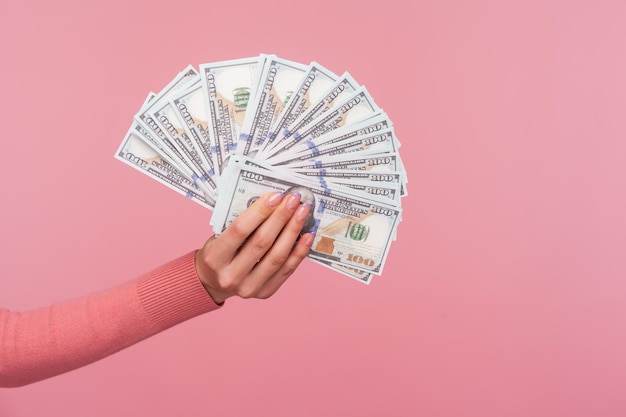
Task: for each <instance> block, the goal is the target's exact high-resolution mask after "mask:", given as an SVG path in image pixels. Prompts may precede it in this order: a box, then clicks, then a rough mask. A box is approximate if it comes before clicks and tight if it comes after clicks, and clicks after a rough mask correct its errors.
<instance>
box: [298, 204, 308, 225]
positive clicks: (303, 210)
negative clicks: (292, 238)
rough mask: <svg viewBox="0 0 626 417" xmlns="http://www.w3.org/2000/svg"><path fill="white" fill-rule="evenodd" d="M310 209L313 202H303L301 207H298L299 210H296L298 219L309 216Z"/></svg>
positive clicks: (301, 219)
mask: <svg viewBox="0 0 626 417" xmlns="http://www.w3.org/2000/svg"><path fill="white" fill-rule="evenodd" d="M310 209H311V204H309V203H304V204H301V205H300V207H299V208H298V211H296V220H299V221H303V220H305V219H306V218H307V216H308V215H309V210H310Z"/></svg>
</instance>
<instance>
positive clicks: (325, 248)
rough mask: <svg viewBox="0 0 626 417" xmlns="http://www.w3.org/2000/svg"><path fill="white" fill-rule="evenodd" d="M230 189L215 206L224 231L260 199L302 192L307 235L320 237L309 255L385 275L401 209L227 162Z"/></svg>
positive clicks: (219, 227) (234, 161)
mask: <svg viewBox="0 0 626 417" xmlns="http://www.w3.org/2000/svg"><path fill="white" fill-rule="evenodd" d="M228 176H229V178H230V181H229V185H228V186H227V187H224V190H223V191H222V192H221V193H220V198H219V199H218V201H217V204H216V206H215V213H214V218H215V219H216V220H218V222H216V223H213V227H214V229H215V230H216V231H219V232H221V231H222V230H224V229H225V228H226V227H227V226H228V225H230V223H232V221H233V220H234V219H235V218H236V217H237V216H238V215H240V214H241V213H242V212H243V211H244V210H245V209H246V208H247V207H249V206H250V204H251V203H252V202H253V201H255V200H256V199H257V198H259V197H260V196H262V195H263V194H266V193H268V192H271V191H276V190H279V191H282V192H290V191H291V190H298V191H299V192H301V193H302V195H303V199H306V200H308V201H311V204H312V209H311V214H312V217H313V220H312V221H311V222H310V225H309V227H306V225H305V229H304V230H303V233H308V232H314V233H316V236H315V240H314V241H313V246H312V249H311V251H310V253H309V255H308V256H309V257H312V258H315V259H319V260H323V261H327V262H333V263H337V264H339V265H344V266H348V267H353V268H358V269H360V270H363V271H367V272H371V273H374V274H380V273H382V268H383V265H384V260H385V258H386V256H387V252H388V250H389V247H390V245H391V242H392V240H393V237H394V235H395V230H396V227H397V223H398V221H399V220H400V212H401V210H400V209H399V208H398V207H393V206H391V205H385V204H382V203H379V202H373V201H372V200H362V199H360V198H358V197H355V196H352V195H349V194H346V193H337V192H332V191H330V190H329V189H322V188H315V187H310V185H309V184H307V183H304V184H299V183H297V182H293V178H283V177H282V176H281V175H279V174H278V173H277V172H275V171H268V170H264V169H260V168H256V167H251V166H245V165H244V164H241V163H239V162H238V161H237V160H232V161H231V163H230V164H229V172H228Z"/></svg>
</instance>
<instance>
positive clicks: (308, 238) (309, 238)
mask: <svg viewBox="0 0 626 417" xmlns="http://www.w3.org/2000/svg"><path fill="white" fill-rule="evenodd" d="M305 239H306V240H305V241H304V244H305V245H306V246H308V247H309V248H310V247H311V245H313V241H314V240H315V233H309V234H308V235H307V236H306V237H305Z"/></svg>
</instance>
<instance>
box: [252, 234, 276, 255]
mask: <svg viewBox="0 0 626 417" xmlns="http://www.w3.org/2000/svg"><path fill="white" fill-rule="evenodd" d="M273 243H274V241H273V240H272V239H269V238H267V237H265V236H258V237H255V238H254V240H253V241H252V248H253V249H254V250H257V251H260V252H263V253H265V252H267V250H268V249H269V248H270V247H271V246H272V244H273Z"/></svg>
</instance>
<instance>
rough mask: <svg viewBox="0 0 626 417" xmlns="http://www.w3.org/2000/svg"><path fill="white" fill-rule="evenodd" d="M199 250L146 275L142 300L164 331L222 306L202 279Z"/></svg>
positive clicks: (139, 288) (139, 284)
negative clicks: (196, 264)
mask: <svg viewBox="0 0 626 417" xmlns="http://www.w3.org/2000/svg"><path fill="white" fill-rule="evenodd" d="M194 256H195V251H193V252H190V253H188V254H186V255H184V256H181V257H180V258H178V259H176V260H173V261H171V262H168V263H167V264H165V265H163V266H161V267H159V268H157V269H155V270H153V271H151V272H148V273H147V274H145V275H144V276H142V277H141V278H140V279H139V280H138V282H137V291H138V293H139V299H140V300H141V303H142V305H143V307H144V309H145V310H146V312H147V314H148V316H149V317H150V319H151V320H152V322H153V323H155V324H156V325H157V326H158V327H159V328H160V329H161V330H163V329H166V328H168V327H171V326H174V325H176V324H178V323H181V322H183V321H185V320H187V319H190V318H192V317H195V316H198V315H200V314H203V313H207V312H209V311H212V310H215V309H217V308H219V307H220V306H218V305H217V304H215V302H214V301H213V299H212V298H211V296H210V295H209V294H208V293H207V291H206V289H205V288H204V286H203V285H202V283H201V282H200V280H199V279H198V276H197V274H196V266H195V261H194Z"/></svg>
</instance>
